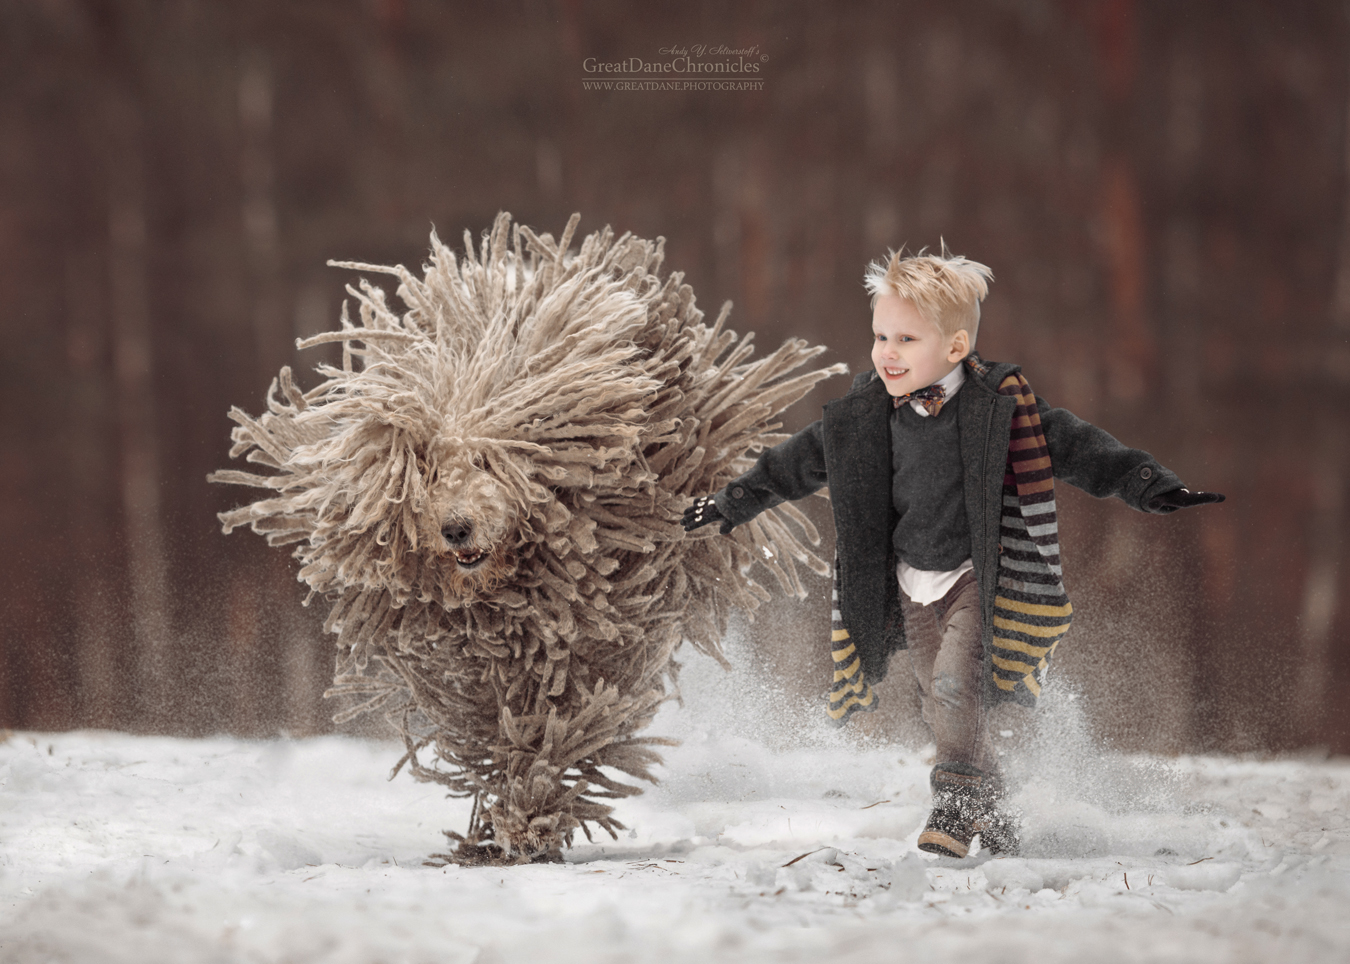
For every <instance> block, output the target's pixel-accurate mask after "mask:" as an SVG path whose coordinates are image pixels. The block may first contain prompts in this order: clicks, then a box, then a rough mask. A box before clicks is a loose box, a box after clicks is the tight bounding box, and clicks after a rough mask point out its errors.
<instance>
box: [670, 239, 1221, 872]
mask: <svg viewBox="0 0 1350 964" xmlns="http://www.w3.org/2000/svg"><path fill="white" fill-rule="evenodd" d="M992 278H993V275H992V272H991V271H990V270H989V269H988V268H987V267H985V266H984V265H982V264H978V263H976V262H974V261H969V260H967V259H965V258H963V257H959V256H952V255H950V254H948V253H947V251H946V250H945V248H944V250H943V252H942V254H941V255H924V254H923V253H922V252H921V253H920V254H919V255H916V256H913V257H902V256H901V255H900V254H898V253H894V252H893V253H892V254H891V256H890V259H889V261H888V262H884V263H883V262H880V261H878V262H874V263H873V264H871V265H869V266H868V270H867V273H866V277H865V284H866V287H867V289H868V291H869V292H871V294H872V333H873V345H872V364H873V369H874V370H873V371H870V372H866V373H863V374H860V375H858V377H857V378H855V379H854V381H853V386H852V388H851V389H850V391H849V393H848V394H847V395H845V396H844V397H843V398H841V399H837V400H836V401H833V402H831V403H829V404H828V405H826V406H825V409H824V414H823V418H822V419H821V420H820V421H818V422H816V423H815V424H813V425H811V426H809V427H807V428H805V429H803V430H802V431H800V432H798V433H797V434H796V435H794V436H792V438H790V439H788V440H787V441H786V442H783V443H782V444H781V445H778V446H775V447H774V448H772V449H770V450H768V451H766V452H765V453H764V454H763V455H762V456H760V458H759V460H758V462H756V464H755V466H754V467H753V468H752V469H751V470H750V471H749V472H747V473H745V474H744V475H742V476H741V477H740V478H738V479H735V480H734V481H733V482H731V483H730V484H729V485H727V486H726V487H725V488H724V489H722V490H721V491H720V492H718V493H717V494H716V495H714V496H704V497H702V498H700V499H698V500H696V501H695V502H694V504H693V505H692V506H690V507H689V509H688V510H687V511H686V512H685V516H684V520H683V523H684V527H685V529H686V530H692V529H696V528H698V527H699V526H703V525H707V524H709V523H711V522H720V523H721V531H722V532H723V533H728V532H730V531H731V529H732V528H733V527H734V526H737V525H740V524H742V523H744V522H747V521H748V520H750V519H751V518H753V517H754V516H755V515H757V514H758V513H760V512H762V511H764V510H765V509H767V508H770V507H772V506H774V505H777V504H778V503H780V502H783V501H785V500H789V499H800V498H802V497H803V496H806V495H809V494H810V493H812V492H815V491H816V490H817V489H819V488H821V487H822V486H824V485H827V484H828V485H829V486H830V501H831V503H832V506H833V510H834V521H835V535H836V542H835V545H836V549H835V600H836V602H835V612H834V632H833V639H834V644H833V645H834V652H833V655H834V658H835V674H834V678H835V684H834V687H833V689H832V690H831V693H830V711H829V712H830V716H831V717H832V718H833V719H835V720H836V721H838V722H840V723H842V722H843V721H844V720H846V719H847V718H848V716H849V715H850V714H851V713H853V712H856V711H859V710H869V709H873V708H874V707H875V705H876V700H875V697H874V695H873V693H872V689H871V684H872V683H873V682H878V681H880V680H881V679H882V678H883V677H884V676H885V674H886V663H887V659H888V658H889V657H890V655H891V654H892V653H893V652H894V651H895V650H897V649H905V648H908V649H909V651H910V656H911V663H912V665H913V667H914V673H915V676H916V677H917V678H918V683H919V691H920V697H921V703H922V707H923V718H924V721H925V722H926V723H927V724H928V726H929V727H930V728H931V729H932V731H933V738H934V741H935V743H936V745H937V763H936V765H935V766H934V767H933V771H932V774H931V777H930V785H931V787H932V792H933V809H932V812H931V814H930V815H929V818H928V822H927V824H926V826H925V827H924V830H923V832H922V833H921V834H920V835H919V848H920V849H921V850H925V851H928V852H930V853H938V854H945V855H948V856H952V857H964V856H965V855H966V854H967V852H968V851H969V847H970V843H971V840H972V839H973V838H974V837H975V835H976V834H979V835H980V840H981V843H982V845H983V846H984V847H986V848H988V849H990V850H991V851H992V852H994V853H1005V854H1013V853H1016V852H1017V847H1018V834H1017V821H1016V818H1015V817H1014V816H1013V815H1012V814H1009V813H1007V812H1005V811H1004V810H1003V809H1002V808H1001V806H1000V801H1001V798H1002V796H1003V783H1002V779H1001V775H1000V773H999V764H998V758H997V755H996V754H995V752H994V750H993V747H992V746H991V743H990V739H989V727H988V719H987V716H988V710H989V708H990V707H991V706H992V705H993V704H994V703H995V702H998V701H1003V700H1012V701H1014V702H1018V703H1022V704H1024V705H1034V703H1035V701H1036V698H1037V697H1038V696H1039V695H1040V688H1041V683H1042V681H1043V679H1044V673H1045V670H1046V667H1047V664H1048V662H1049V659H1050V657H1051V655H1052V654H1053V651H1054V648H1055V646H1056V644H1057V643H1058V642H1059V640H1060V639H1061V638H1062V637H1063V635H1064V634H1065V632H1067V630H1068V628H1069V621H1070V619H1071V618H1072V614H1073V607H1072V605H1070V603H1069V599H1068V596H1067V595H1066V594H1065V592H1064V584H1063V570H1062V569H1061V567H1060V559H1059V541H1058V536H1057V532H1058V529H1057V523H1056V515H1055V498H1054V481H1053V480H1054V479H1055V478H1059V479H1062V480H1064V481H1066V482H1068V483H1070V484H1071V485H1075V486H1077V487H1078V488H1080V489H1082V490H1083V491H1085V492H1088V493H1090V494H1091V495H1094V496H1097V497H1098V498H1103V497H1106V496H1109V495H1113V496H1115V497H1117V498H1119V499H1121V500H1122V501H1124V502H1126V503H1127V504H1129V505H1131V506H1133V507H1134V508H1136V509H1139V510H1142V511H1145V512H1155V513H1164V512H1172V511H1175V510H1176V509H1180V508H1185V507H1188V506H1195V505H1203V504H1205V503H1211V502H1222V501H1223V496H1221V495H1219V494H1217V493H1211V492H1190V491H1188V490H1187V489H1185V488H1183V487H1182V485H1181V480H1180V479H1178V478H1177V477H1176V476H1175V475H1174V474H1173V473H1171V472H1170V471H1168V470H1167V469H1166V468H1164V467H1163V466H1161V465H1159V464H1158V462H1157V461H1156V460H1155V459H1154V458H1153V457H1152V456H1151V455H1149V454H1148V453H1147V452H1143V451H1140V450H1138V449H1131V448H1127V447H1126V446H1124V445H1122V444H1121V443H1120V442H1118V441H1116V439H1114V438H1113V437H1112V436H1111V435H1109V434H1108V433H1106V432H1104V431H1103V430H1101V429H1099V428H1097V427H1096V426H1093V425H1090V424H1089V423H1087V422H1084V421H1083V420H1082V419H1080V418H1078V417H1077V416H1075V415H1073V414H1072V413H1070V412H1068V411H1065V410H1064V409H1058V408H1051V407H1050V406H1048V405H1047V404H1046V403H1045V402H1044V401H1042V400H1041V399H1039V398H1037V397H1036V396H1035V394H1034V393H1033V392H1032V391H1031V389H1030V388H1029V387H1028V386H1027V383H1026V380H1025V379H1024V378H1023V377H1022V376H1021V374H1020V369H1019V367H1018V366H1016V365H1012V364H1008V363H987V362H984V361H982V360H981V359H980V358H979V357H978V356H977V355H975V354H974V353H973V349H974V346H975V339H976V335H977V334H978V333H979V320H980V302H981V301H982V300H983V299H984V297H985V296H986V295H987V294H988V291H989V281H991V280H992Z"/></svg>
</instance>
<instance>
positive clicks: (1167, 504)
mask: <svg viewBox="0 0 1350 964" xmlns="http://www.w3.org/2000/svg"><path fill="white" fill-rule="evenodd" d="M1222 501H1223V496H1221V495H1219V493H1217V492H1192V491H1191V490H1190V489H1173V490H1172V491H1171V492H1164V493H1162V494H1161V495H1156V496H1154V497H1153V498H1151V499H1149V500H1148V507H1149V508H1150V509H1152V510H1153V511H1154V512H1175V511H1177V509H1189V508H1190V507H1191V506H1193V505H1209V504H1210V503H1211V502H1222Z"/></svg>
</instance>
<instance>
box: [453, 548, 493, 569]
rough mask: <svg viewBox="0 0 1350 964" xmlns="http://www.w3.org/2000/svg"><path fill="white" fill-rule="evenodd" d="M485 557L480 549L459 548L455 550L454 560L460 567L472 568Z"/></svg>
mask: <svg viewBox="0 0 1350 964" xmlns="http://www.w3.org/2000/svg"><path fill="white" fill-rule="evenodd" d="M486 558H487V553H486V552H484V551H483V550H482V549H459V550H456V551H455V561H456V562H458V563H459V564H460V567H461V568H464V569H472V568H474V567H475V566H477V565H478V564H480V563H481V562H482V561H483V560H484V559H486Z"/></svg>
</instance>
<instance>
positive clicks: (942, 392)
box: [892, 385, 947, 415]
mask: <svg viewBox="0 0 1350 964" xmlns="http://www.w3.org/2000/svg"><path fill="white" fill-rule="evenodd" d="M946 400H947V390H946V389H945V388H943V387H942V386H941V385H929V386H928V387H927V388H920V389H919V390H918V391H915V392H910V393H909V394H908V395H898V396H896V397H895V398H894V399H892V402H893V404H894V406H895V407H896V408H899V407H900V406H901V404H903V403H904V402H918V403H919V404H920V405H922V406H923V410H924V411H925V412H927V413H928V414H929V415H936V414H937V413H938V412H940V411H942V403H943V402H945V401H946Z"/></svg>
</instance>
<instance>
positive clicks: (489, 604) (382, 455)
mask: <svg viewBox="0 0 1350 964" xmlns="http://www.w3.org/2000/svg"><path fill="white" fill-rule="evenodd" d="M577 221H578V218H577V217H576V216H573V218H572V220H571V221H570V222H569V223H568V225H567V229H566V230H565V231H564V232H563V235H562V238H561V239H560V240H557V241H555V240H554V239H553V237H552V236H551V235H548V234H544V235H536V234H534V233H533V232H532V231H530V230H529V229H528V228H526V227H523V226H521V225H514V226H513V225H512V223H511V219H510V216H509V215H506V214H502V215H499V216H498V218H497V220H496V223H495V224H494V225H493V228H492V231H491V232H490V233H489V234H485V235H484V237H483V239H482V244H481V247H480V249H479V250H478V251H477V252H475V251H474V245H473V242H472V238H471V237H469V235H468V234H467V233H466V235H465V252H464V256H463V258H462V259H460V258H458V257H456V255H455V253H454V252H452V251H451V250H450V249H449V248H448V247H446V246H445V245H443V244H441V243H440V241H439V240H438V239H437V238H436V237H435V235H434V234H433V235H432V239H431V243H432V249H431V258H430V264H429V265H428V266H427V267H426V269H425V274H424V277H422V278H420V279H419V278H417V277H415V276H414V275H413V274H412V273H411V272H409V271H407V270H406V269H404V268H402V267H394V268H388V267H380V266H375V265H365V264H352V263H346V262H343V263H337V262H333V264H336V265H337V266H339V267H346V268H353V269H357V270H362V271H372V272H383V273H385V274H390V275H394V276H395V277H397V278H398V281H399V287H398V297H399V298H400V300H401V301H402V302H403V303H404V305H406V307H407V310H406V311H404V312H402V313H398V312H396V311H394V310H393V309H391V308H390V307H389V305H388V303H387V301H386V299H385V294H384V291H383V290H382V289H380V288H378V287H375V286H373V285H371V284H370V283H369V282H364V281H363V282H362V284H361V287H360V289H359V290H358V289H355V288H348V291H349V292H350V294H351V295H352V296H353V297H355V298H356V300H357V301H358V303H359V305H360V324H359V325H354V324H353V323H352V322H351V321H350V320H349V317H348V315H347V311H346V307H345V306H344V308H343V316H342V328H341V330H340V331H332V332H326V333H324V334H320V335H317V336H315V337H313V338H309V339H307V340H304V341H301V342H299V343H298V344H299V347H301V348H305V347H309V346H313V345H318V344H322V343H325V342H341V343H342V359H343V363H342V367H341V369H338V368H334V367H331V366H327V365H324V366H320V368H319V373H320V374H321V375H322V377H323V378H324V381H323V382H322V384H320V385H319V386H318V387H317V388H315V389H313V390H312V391H309V392H301V391H300V390H299V389H298V388H296V386H295V384H294V383H293V381H292V378H291V373H290V370H289V369H282V370H281V373H280V376H279V378H278V380H277V381H275V382H273V384H272V388H271V389H270V390H269V392H268V399H267V412H266V413H265V414H263V415H262V416H261V417H259V418H256V419H255V418H253V417H251V416H249V415H247V414H246V413H244V412H242V411H240V410H239V409H234V410H233V411H231V413H230V416H231V418H232V419H233V420H234V421H235V422H237V423H238V427H236V428H235V429H234V431H233V434H232V438H233V440H234V446H233V448H232V449H231V452H230V454H231V456H232V457H237V456H239V455H242V454H244V453H247V456H248V461H250V462H255V463H261V464H262V465H264V466H267V467H268V468H270V469H271V470H272V471H271V472H270V473H269V474H255V473H250V472H241V471H235V470H227V471H221V472H216V473H214V474H213V475H212V476H211V479H212V481H216V482H231V483H238V484H242V485H249V486H257V487H259V488H262V489H266V490H268V493H267V495H266V496H263V497H260V498H259V499H258V500H257V501H255V502H252V503H250V504H247V505H244V506H241V507H239V508H237V509H234V510H233V511H230V512H225V513H222V514H221V516H220V518H221V521H222V523H224V530H225V531H226V532H230V531H231V530H232V529H234V528H235V527H236V526H239V525H243V524H246V523H247V524H248V525H250V526H252V528H253V531H255V532H257V533H259V534H262V535H265V536H266V537H267V540H268V542H269V543H270V544H271V545H284V544H287V543H299V546H298V548H297V549H296V550H295V557H296V558H297V559H299V560H300V563H301V569H300V573H299V578H300V579H301V580H302V581H303V582H305V583H307V584H308V585H309V587H310V590H311V592H310V596H311V598H312V597H313V595H314V594H316V593H317V594H321V595H323V596H324V597H325V598H327V599H328V600H330V601H331V603H332V611H331V613H330V614H329V616H328V620H327V623H326V625H325V628H326V629H327V630H329V631H331V632H334V633H336V634H337V648H338V658H337V671H336V679H335V681H334V685H333V687H332V689H331V690H329V695H351V694H356V695H358V696H360V697H363V698H364V700H363V702H361V703H360V705H358V706H355V707H354V708H353V709H351V710H348V711H347V712H346V713H344V714H342V715H341V716H340V717H339V720H341V719H346V718H350V717H352V716H355V715H356V714H357V713H360V712H365V711H369V710H374V709H377V708H379V709H383V710H384V711H385V712H386V715H387V717H388V719H389V720H390V721H391V722H392V723H393V724H394V725H395V726H396V727H397V728H398V730H399V732H400V733H401V734H402V737H403V740H404V743H405V746H406V753H405V754H404V756H403V758H402V759H401V760H400V761H399V763H398V765H397V766H395V767H394V773H397V772H398V770H399V769H401V768H402V767H403V766H404V765H407V766H408V767H409V768H410V769H411V772H412V773H413V775H414V776H415V777H417V778H418V779H421V780H430V781H435V782H437V783H440V784H442V785H444V786H445V787H446V788H448V790H449V791H450V792H451V793H452V794H454V795H460V796H469V797H472V798H473V800H474V807H473V815H472V817H471V818H470V822H469V827H468V831H467V834H465V835H460V834H457V833H449V834H448V836H449V837H451V838H452V839H453V840H455V841H457V847H456V848H455V850H454V852H453V853H452V854H450V855H448V859H451V860H456V861H460V862H465V863H471V862H512V861H526V860H531V859H558V857H559V853H560V850H561V847H563V846H564V845H570V844H571V840H572V835H573V832H574V831H575V830H576V829H577V828H581V829H582V830H583V832H585V833H586V835H587V837H588V838H589V836H590V826H589V825H591V824H594V825H596V826H598V827H600V828H603V829H604V830H606V831H608V832H609V833H610V834H611V835H613V834H614V832H615V830H616V829H623V825H622V824H620V823H619V822H618V821H617V820H616V819H615V818H614V816H613V807H611V806H610V805H608V804H606V803H604V802H602V801H604V800H605V799H614V798H618V797H624V796H628V795H631V794H635V793H639V792H640V790H639V789H638V788H636V787H634V786H632V785H630V784H627V783H624V782H621V781H620V780H617V779H615V776H617V775H619V774H627V775H629V776H630V777H636V778H639V779H643V780H648V781H650V780H652V779H653V778H652V775H651V772H650V768H651V767H652V765H653V764H656V763H659V762H660V757H659V756H658V754H657V753H656V751H655V750H654V749H653V746H654V745H659V744H662V743H666V742H668V741H664V740H661V739H659V738H653V737H645V736H641V735H639V734H640V733H641V732H642V730H643V729H644V728H645V727H646V726H647V725H648V724H649V723H650V722H651V720H652V717H653V715H654V714H655V712H656V710H657V707H658V706H659V704H660V703H661V702H662V701H663V700H665V699H667V698H669V697H670V696H672V695H674V694H675V692H676V689H675V682H676V673H677V671H678V668H679V667H678V664H677V663H676V662H674V661H673V660H672V658H671V657H672V654H673V653H674V652H675V650H676V649H677V648H678V647H679V645H680V643H681V641H682V640H683V639H688V640H689V641H690V642H691V643H692V644H693V645H694V647H695V648H697V649H699V650H701V651H703V652H705V653H708V654H710V655H711V656H713V657H715V658H717V659H719V660H721V659H722V654H721V651H720V648H719V647H720V640H721V638H722V636H723V633H724V631H725V628H726V624H727V618H728V614H729V611H730V610H731V609H733V608H738V609H741V610H744V611H746V612H753V610H754V609H755V607H756V606H757V605H758V604H759V603H760V602H761V601H764V600H767V599H768V598H769V594H768V592H767V591H766V590H765V589H764V588H763V587H762V586H760V585H759V584H757V583H756V582H755V581H754V579H753V578H752V576H753V567H754V565H756V564H758V565H759V566H762V567H765V568H766V569H767V570H768V571H770V572H772V573H773V575H774V576H775V577H777V580H778V582H779V583H780V584H781V585H782V586H783V588H784V589H785V590H787V591H789V592H792V593H795V594H797V595H799V596H800V595H803V594H804V592H803V588H802V584H801V581H800V578H799V575H798V570H797V568H796V566H795V565H794V562H795V563H801V564H803V565H805V566H807V567H809V568H810V569H812V570H814V571H816V572H819V573H821V574H825V573H826V572H827V567H826V566H825V565H824V564H823V563H822V561H821V560H820V559H818V558H817V557H816V556H815V555H813V554H812V553H811V552H810V551H809V550H808V549H807V548H806V547H805V546H804V545H803V544H802V543H801V542H800V541H799V540H798V538H797V535H796V534H795V532H799V533H801V534H802V535H803V536H804V537H805V539H806V540H807V541H809V542H810V543H811V544H813V545H814V544H818V543H819V537H818V536H817V534H816V532H815V530H814V528H813V527H812V525H811V524H810V522H809V521H808V520H807V519H806V517H805V516H803V515H802V514H801V513H800V512H798V511H797V510H796V509H795V508H793V507H792V506H791V505H783V506H780V507H779V508H778V509H776V510H773V511H770V512H766V513H764V514H763V515H761V516H759V517H758V518H757V519H755V520H754V521H753V522H751V523H750V524H748V525H745V526H742V527H740V528H739V529H737V530H736V531H735V533H734V534H733V536H732V538H721V537H716V538H715V537H714V536H715V532H714V530H711V529H705V530H704V531H703V532H702V533H694V534H691V535H686V534H685V533H684V531H683V530H682V528H681V527H680V525H679V523H678V519H679V516H680V513H681V511H682V510H683V509H684V507H685V506H686V505H687V504H688V503H689V500H690V497H691V496H693V495H695V494H702V493H707V492H713V491H716V490H717V489H718V488H720V487H721V486H723V485H725V484H726V483H727V481H728V480H730V479H731V478H733V477H734V476H736V475H737V474H739V473H740V472H742V471H744V470H745V469H746V468H747V467H748V466H749V465H750V458H752V457H753V453H756V452H758V451H759V450H761V449H763V448H764V447H766V446H769V445H773V444H775V443H776V442H778V441H780V440H781V439H782V438H784V436H783V435H781V434H776V432H775V430H776V429H778V428H779V423H778V422H777V421H776V419H777V416H778V415H779V413H780V412H782V411H783V409H785V408H786V407H787V406H788V405H790V404H791V403H792V402H794V401H796V400H797V399H799V398H801V397H802V396H803V395H805V394H806V393H807V392H808V391H810V389H811V388H812V387H813V386H814V385H815V384H816V383H817V382H819V381H820V380H821V379H823V378H826V377H828V376H830V375H833V374H836V373H838V372H839V371H841V370H842V366H834V367H831V368H822V369H815V370H807V371H799V369H801V367H802V366H803V364H804V363H806V362H807V361H808V360H809V359H811V358H813V357H815V356H816V355H818V354H819V353H820V352H821V351H822V350H823V349H822V348H819V347H810V346H808V345H807V344H806V343H805V342H803V341H798V340H794V341H789V342H788V343H786V344H785V345H783V347H782V348H780V349H779V350H778V351H776V352H775V353H773V354H772V355H769V356H768V357H765V358H761V359H758V360H751V354H752V348H751V346H750V338H749V336H747V337H745V338H743V339H739V340H738V339H737V337H736V335H735V334H734V333H733V332H730V331H726V330H724V328H723V322H724V321H725V319H726V316H727V313H728V311H729V309H730V306H729V305H728V306H726V307H724V308H723V310H722V313H721V316H720V317H719V318H718V319H717V322H716V324H714V325H713V326H712V327H711V328H710V327H708V326H706V325H704V324H703V314H702V312H700V311H699V310H698V309H697V308H696V307H695V306H694V294H693V292H692V291H691V290H690V288H689V286H688V285H685V284H682V276H681V275H679V274H672V275H670V276H668V277H666V278H665V279H664V280H663V279H662V278H661V277H659V276H658V274H657V271H658V268H659V267H660V264H661V260H662V246H663V240H661V239H658V240H657V241H656V242H655V243H653V242H650V241H644V240H641V239H639V238H635V237H632V236H630V235H624V236H623V237H620V238H617V239H616V238H615V237H614V235H613V233H612V232H611V231H610V230H609V229H608V228H606V229H605V230H603V231H600V232H597V233H595V234H592V235H590V236H589V237H587V238H586V239H585V240H584V241H583V242H582V243H581V246H580V250H579V251H577V252H575V253H573V252H570V251H569V247H570V244H571V240H572V236H573V232H574V230H575V228H576V224H577ZM789 522H790V523H792V524H794V525H795V526H796V530H795V532H794V530H792V529H790V528H789V525H788V523H789ZM306 601H307V602H308V600H306ZM428 748H430V749H428Z"/></svg>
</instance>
